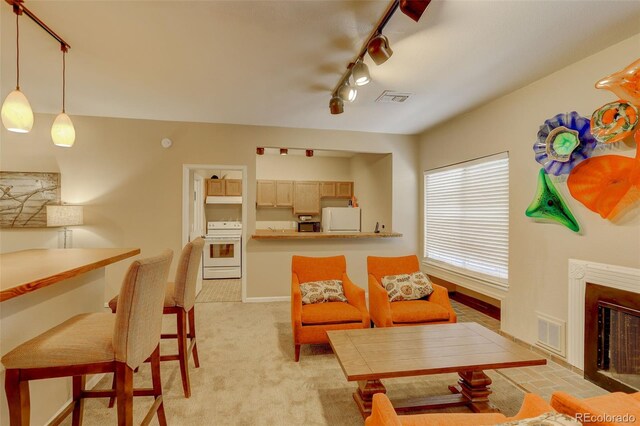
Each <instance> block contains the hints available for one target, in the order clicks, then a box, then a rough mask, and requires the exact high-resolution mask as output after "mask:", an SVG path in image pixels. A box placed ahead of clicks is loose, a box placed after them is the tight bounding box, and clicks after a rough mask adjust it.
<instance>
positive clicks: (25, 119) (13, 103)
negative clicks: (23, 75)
mask: <svg viewBox="0 0 640 426" xmlns="http://www.w3.org/2000/svg"><path fill="white" fill-rule="evenodd" d="M0 115H2V124H3V125H4V127H5V128H6V129H7V130H9V131H10V132H16V133H28V132H30V131H31V128H32V127H33V111H32V110H31V105H30V104H29V100H28V99H27V97H26V96H25V95H24V93H22V92H21V91H20V90H18V89H16V90H14V91H13V92H11V93H9V96H7V97H6V99H5V100H4V103H3V104H2V111H1V112H0Z"/></svg>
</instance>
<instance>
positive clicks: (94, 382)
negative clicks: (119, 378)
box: [45, 373, 106, 425]
mask: <svg viewBox="0 0 640 426" xmlns="http://www.w3.org/2000/svg"><path fill="white" fill-rule="evenodd" d="M104 376H106V373H100V374H95V375H93V377H91V379H89V381H87V383H86V384H85V389H93V388H94V387H96V385H97V384H98V382H100V380H102V379H103V377H104ZM71 401H73V398H69V399H68V400H67V401H66V402H65V403H64V404H62V407H60V409H59V410H58V411H56V412H55V413H54V414H53V416H51V417H50V418H49V420H47V422H46V423H45V424H46V425H48V424H51V421H52V420H53V419H55V418H56V417H57V416H58V415H60V413H62V412H63V411H64V409H65V408H66V407H67V406H68V405H69V404H71Z"/></svg>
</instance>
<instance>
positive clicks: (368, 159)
mask: <svg viewBox="0 0 640 426" xmlns="http://www.w3.org/2000/svg"><path fill="white" fill-rule="evenodd" d="M350 166H351V176H352V179H353V184H354V187H355V192H354V193H355V196H356V197H357V199H358V205H359V206H360V208H361V212H362V231H366V232H371V231H373V230H374V229H375V226H376V222H379V223H380V226H381V227H382V225H385V230H387V228H388V227H389V226H390V224H391V207H392V202H391V200H392V197H393V188H392V186H393V176H392V175H393V170H392V167H393V158H392V155H391V154H389V155H377V154H358V155H354V156H353V157H352V158H351V160H350ZM381 229H382V228H381Z"/></svg>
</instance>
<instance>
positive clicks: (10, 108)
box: [0, 13, 33, 133]
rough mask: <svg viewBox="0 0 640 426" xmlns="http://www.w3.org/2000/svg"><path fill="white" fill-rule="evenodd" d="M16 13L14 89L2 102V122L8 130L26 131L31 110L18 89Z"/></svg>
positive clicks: (31, 117)
mask: <svg viewBox="0 0 640 426" xmlns="http://www.w3.org/2000/svg"><path fill="white" fill-rule="evenodd" d="M18 17H19V14H18V13H16V90H14V91H13V92H11V93H9V95H8V96H7V97H6V99H5V100H4V103H3V104H2V111H0V115H1V116H2V124H3V125H4V127H5V128H6V129H7V130H9V131H10V132H16V133H28V132H30V131H31V128H32V127H33V111H32V110H31V105H30V104H29V101H28V100H27V97H26V96H25V95H24V93H22V92H21V91H20V29H19V27H18Z"/></svg>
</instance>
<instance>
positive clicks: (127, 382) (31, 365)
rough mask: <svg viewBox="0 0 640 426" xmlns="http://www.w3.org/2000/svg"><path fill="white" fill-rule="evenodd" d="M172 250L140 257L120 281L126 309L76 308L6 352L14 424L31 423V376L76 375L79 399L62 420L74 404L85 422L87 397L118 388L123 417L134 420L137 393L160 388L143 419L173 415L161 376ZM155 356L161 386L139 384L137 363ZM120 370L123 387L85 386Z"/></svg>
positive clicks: (155, 371)
mask: <svg viewBox="0 0 640 426" xmlns="http://www.w3.org/2000/svg"><path fill="white" fill-rule="evenodd" d="M172 257H173V253H172V251H171V250H165V251H164V252H163V253H162V254H161V255H159V256H155V257H151V258H147V259H140V260H136V261H134V262H132V264H131V266H130V267H129V270H128V271H127V273H126V275H125V278H124V281H123V283H122V287H121V289H120V300H121V307H120V310H118V312H117V313H116V314H115V315H113V314H108V313H87V314H80V315H76V316H74V317H72V318H70V319H68V320H67V321H65V322H63V323H62V324H59V325H57V326H56V327H54V328H52V329H50V330H48V331H46V332H45V333H43V334H41V335H40V336H37V337H35V338H33V339H31V340H29V341H27V342H25V343H23V344H22V345H20V346H18V347H17V348H15V349H13V350H12V351H11V352H9V353H7V354H6V355H5V356H3V357H2V363H3V364H4V366H5V367H6V372H5V391H6V394H7V401H8V403H9V419H10V425H11V426H28V425H29V414H30V413H29V410H30V407H29V381H30V380H38V379H49V378H55V377H68V376H71V377H73V379H72V384H73V399H72V401H71V402H70V403H69V405H67V406H66V407H65V408H64V410H63V411H62V412H61V413H60V414H59V415H58V416H57V417H56V419H54V420H53V421H52V423H53V424H58V423H59V422H61V421H62V419H64V418H65V417H66V416H68V415H69V414H70V413H71V412H73V424H74V425H79V424H81V423H82V409H83V405H84V404H83V398H104V397H112V396H114V395H115V397H116V399H117V401H118V424H119V425H126V426H129V425H132V424H133V396H134V395H135V396H153V397H154V403H153V405H152V406H151V409H150V410H149V412H148V413H147V415H146V417H145V419H144V421H143V424H147V423H148V422H150V421H151V419H152V418H153V416H154V414H156V413H157V415H158V421H159V423H160V424H161V425H166V424H167V420H166V417H165V413H164V406H163V403H162V385H161V381H160V350H159V347H160V346H159V343H160V333H161V331H162V300H163V297H164V287H165V284H166V281H167V275H168V273H169V267H170V266H171V258H172ZM149 357H150V358H151V372H152V382H153V388H151V389H135V390H134V389H133V370H134V369H136V368H137V367H138V366H139V365H140V364H142V363H143V362H144V361H145V360H146V359H147V358H149ZM100 373H114V374H115V377H116V386H115V389H111V390H94V391H89V390H85V389H84V386H85V375H87V374H100Z"/></svg>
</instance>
